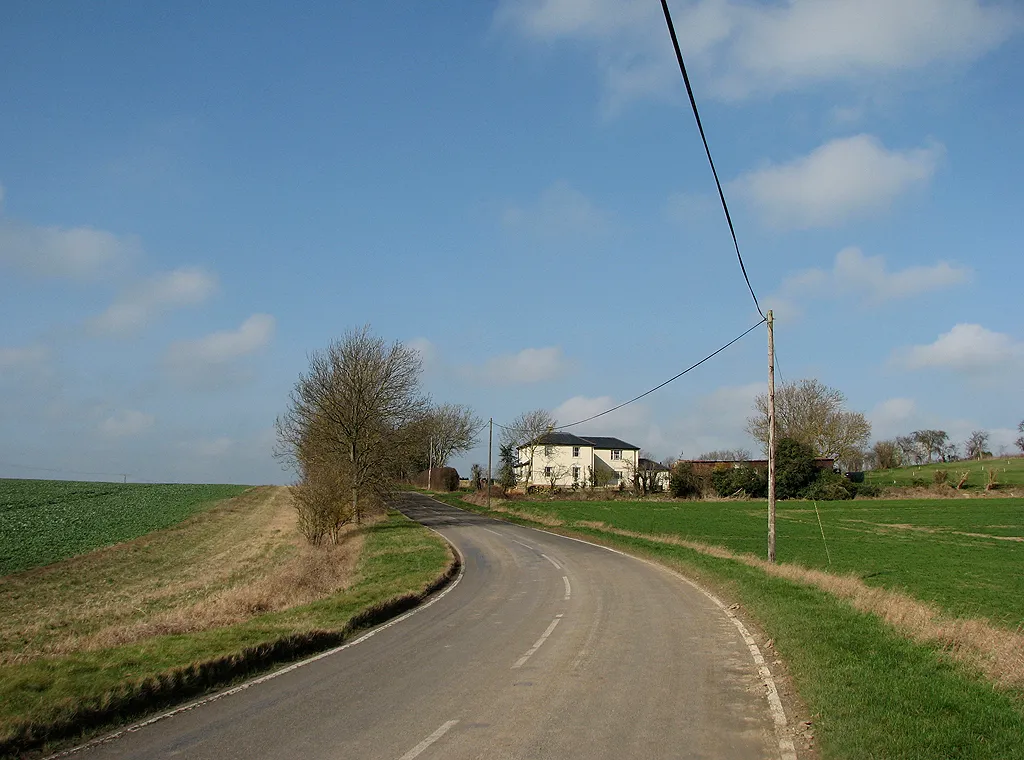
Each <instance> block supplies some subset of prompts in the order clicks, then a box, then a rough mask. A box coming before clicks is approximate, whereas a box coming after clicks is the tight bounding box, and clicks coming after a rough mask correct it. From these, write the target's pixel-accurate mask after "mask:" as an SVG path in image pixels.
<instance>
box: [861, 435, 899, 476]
mask: <svg viewBox="0 0 1024 760" xmlns="http://www.w3.org/2000/svg"><path fill="white" fill-rule="evenodd" d="M868 461H869V462H870V463H871V466H872V467H874V468H875V469H878V470H892V469H894V468H896V467H900V466H902V464H903V453H902V451H901V449H900V446H899V444H898V443H897V442H896V441H875V443H874V445H873V446H872V447H871V450H870V451H869V452H868Z"/></svg>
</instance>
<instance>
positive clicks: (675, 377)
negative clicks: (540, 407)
mask: <svg viewBox="0 0 1024 760" xmlns="http://www.w3.org/2000/svg"><path fill="white" fill-rule="evenodd" d="M767 321H768V320H767V319H762V320H761V321H760V322H758V323H757V324H756V325H753V326H751V327H749V328H747V329H746V330H745V331H744V332H742V333H741V334H740V335H737V336H736V337H735V338H733V339H732V340H730V341H729V342H728V343H726V344H725V345H724V346H722V347H721V348H719V349H718V350H717V351H714V352H712V353H710V354H708V355H707V356H705V357H704V358H703V359H701V360H700V361H699V362H697V363H696V364H691V365H690V366H689V367H687V368H686V369H684V370H683V371H682V372H680V373H679V374H678V375H673V376H672V377H670V378H669V379H668V380H666V381H665V382H663V383H659V384H658V385H656V386H654V387H653V388H651V389H650V390H646V391H644V392H643V393H641V394H640V395H639V396H635V397H634V398H631V399H630V400H629V401H623V402H622V403H621V404H619V405H617V406H613V407H612V408H611V409H605V410H604V411H603V412H599V413H598V414H593V415H591V416H590V417H587V418H586V419H582V420H577V421H576V422H570V423H569V424H567V425H558V426H557V427H555V428H554V430H565V429H566V428H571V427H575V426H576V425H582V424H583V423H584V422H590V421H591V420H596V419H597V418H598V417H603V416H604V415H606V414H611V413H612V412H614V411H617V410H619V409H621V408H622V407H624V406H628V405H629V404H632V403H633V402H634V401H639V400H640V399H642V398H643V397H644V396H649V395H651V394H652V393H654V392H655V391H657V390H660V389H662V388H664V387H665V386H666V385H668V384H669V383H671V382H673V381H675V380H678V379H679V378H681V377H682V376H683V375H685V374H686V373H688V372H690V371H691V370H695V369H697V367H699V366H700V365H702V364H703V363H704V362H706V361H708V360H709V359H712V358H713V357H715V356H718V354H720V353H722V352H723V351H724V350H725V349H727V348H729V346H731V345H732V344H733V343H736V342H737V341H739V340H740V339H742V338H745V337H746V336H748V335H749V334H750V333H752V332H753V331H754V330H756V329H757V328H758V327H760V326H761V325H763V324H764V323H765V322H767Z"/></svg>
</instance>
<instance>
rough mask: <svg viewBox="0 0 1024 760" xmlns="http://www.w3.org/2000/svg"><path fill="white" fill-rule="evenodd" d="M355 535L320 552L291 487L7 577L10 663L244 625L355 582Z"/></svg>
mask: <svg viewBox="0 0 1024 760" xmlns="http://www.w3.org/2000/svg"><path fill="white" fill-rule="evenodd" d="M362 544H363V539H362V536H361V535H360V534H359V533H358V532H356V531H351V532H350V533H348V534H346V535H345V536H344V537H343V540H342V541H341V543H340V544H339V545H337V546H327V547H319V548H313V547H310V546H309V545H308V544H306V542H305V539H303V538H302V537H301V536H300V535H299V533H298V531H297V529H296V513H295V509H294V507H293V504H292V497H291V493H290V490H289V489H288V488H287V487H281V486H264V487H258V488H252V489H250V490H248V491H246V492H245V493H243V494H241V495H239V496H237V497H234V498H232V499H227V500H225V501H224V502H222V503H221V504H219V505H217V506H215V507H213V508H212V509H210V510H207V511H205V512H202V513H200V514H198V515H195V516H193V517H191V518H189V519H188V520H186V521H184V522H182V523H181V524H179V525H177V526H174V527H172V528H168V529H166V530H162V531H157V532H155V533H151V534H149V535H146V536H142V537H140V538H138V539H136V540H134V541H130V542H127V543H123V544H117V545H115V546H110V547H107V548H104V549H99V550H97V551H94V552H90V553H88V554H84V555H81V556H79V557H74V558H72V559H69V560H66V561H64V562H59V563H56V564H53V565H49V566H46V567H43V568H38V569H35V570H30V571H27V572H24V573H19V574H16V575H10V576H6V577H4V578H0V665H4V664H13V663H17V662H26V661H29V660H32V659H36V658H39V657H45V656H48V655H57V654H70V653H74V652H81V651H88V650H95V649H102V648H106V647H109V646H115V645H118V644H124V643H128V642H133V641H139V640H141V639H144V638H147V637H150V636H157V635H163V634H170V633H186V632H193V631H199V630H205V629H209V628H214V627H219V626H224V625H230V624H233V623H239V622H242V621H244V620H246V619H248V618H250V617H253V616H255V615H259V614H262V613H266V612H271V611H275V610H281V609H285V608H288V607H292V606H295V605H300V604H305V603H308V602H311V601H314V600H316V599H319V598H321V597H324V596H327V595H329V594H331V593H333V592H335V591H337V590H340V589H343V588H345V587H347V586H348V585H350V584H351V583H352V581H353V580H354V578H353V576H354V571H355V566H356V562H357V561H358V559H359V555H360V552H361V549H362Z"/></svg>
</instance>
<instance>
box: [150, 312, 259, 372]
mask: <svg viewBox="0 0 1024 760" xmlns="http://www.w3.org/2000/svg"><path fill="white" fill-rule="evenodd" d="M275 324H276V322H275V320H274V318H273V317H272V316H271V315H270V314H253V315H252V316H251V317H249V318H248V319H247V320H245V321H244V322H243V323H242V324H241V326H240V327H239V328H238V329H237V330H222V331H220V332H215V333H210V334H209V335H206V336H204V337H202V338H198V339H197V340H182V341H178V342H177V343H173V344H172V345H171V347H170V348H169V349H168V350H167V361H168V363H170V364H171V365H172V366H176V367H196V366H211V365H218V364H224V363H226V362H231V361H234V360H235V359H238V358H240V357H243V356H247V355H249V354H252V353H255V352H256V351H259V350H260V349H262V348H263V347H265V346H266V345H267V344H268V343H269V342H270V339H271V338H273V336H274V327H275Z"/></svg>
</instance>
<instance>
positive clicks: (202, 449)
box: [187, 436, 235, 459]
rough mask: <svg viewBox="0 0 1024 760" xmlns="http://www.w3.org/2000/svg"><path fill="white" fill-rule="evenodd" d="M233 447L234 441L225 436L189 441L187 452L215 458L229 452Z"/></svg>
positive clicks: (203, 457)
mask: <svg viewBox="0 0 1024 760" xmlns="http://www.w3.org/2000/svg"><path fill="white" fill-rule="evenodd" d="M234 447H235V441H234V440H233V439H231V438H228V437H227V436H221V437H220V438H212V439H202V440H199V441H191V442H190V443H188V444H187V449H188V451H189V453H190V454H193V455H194V456H197V457H200V458H202V459H217V458H219V457H222V456H224V455H225V454H227V453H228V452H230V451H231V450H232V449H233V448H234Z"/></svg>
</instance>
